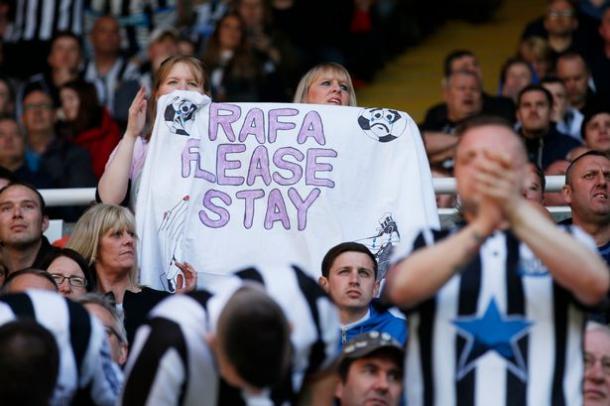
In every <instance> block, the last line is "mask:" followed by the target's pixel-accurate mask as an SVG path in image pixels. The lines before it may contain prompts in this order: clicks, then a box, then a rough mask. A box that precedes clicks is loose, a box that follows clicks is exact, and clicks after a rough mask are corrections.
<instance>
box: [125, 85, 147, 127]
mask: <svg viewBox="0 0 610 406" xmlns="http://www.w3.org/2000/svg"><path fill="white" fill-rule="evenodd" d="M147 106H148V101H147V100H146V90H144V88H143V87H141V88H140V90H138V93H136V96H135V97H134V98H133V101H132V102H131V106H130V107H129V116H128V118H127V130H126V131H125V135H126V136H130V137H134V138H135V137H137V136H139V135H141V134H142V131H144V127H145V125H146V108H147Z"/></svg>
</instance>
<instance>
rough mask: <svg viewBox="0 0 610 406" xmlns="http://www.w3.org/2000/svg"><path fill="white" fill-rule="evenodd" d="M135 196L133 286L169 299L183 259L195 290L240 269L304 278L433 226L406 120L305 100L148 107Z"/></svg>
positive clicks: (180, 101)
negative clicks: (284, 269)
mask: <svg viewBox="0 0 610 406" xmlns="http://www.w3.org/2000/svg"><path fill="white" fill-rule="evenodd" d="M148 148H149V149H148V155H147V158H146V163H145V165H144V169H143V173H142V179H141V184H140V188H139V191H138V198H137V202H136V223H137V231H138V235H139V237H140V240H139V250H138V251H139V264H140V269H141V272H140V282H141V283H142V284H144V285H147V286H150V287H153V288H156V289H165V290H169V291H172V290H173V289H174V287H175V280H176V276H177V274H178V272H179V270H178V269H177V268H176V266H175V265H174V261H188V262H190V263H191V264H192V265H193V266H194V267H195V269H196V270H197V271H198V272H199V285H200V286H202V287H203V286H205V287H208V288H211V289H213V288H214V284H215V283H216V282H217V281H218V278H223V275H226V274H227V273H229V272H231V271H234V270H236V269H239V268H243V267H247V266H250V265H259V266H260V265H265V264H269V265H274V264H285V263H293V264H296V265H299V266H302V267H303V268H304V269H305V270H307V272H309V273H310V274H311V275H313V276H314V277H317V276H319V274H320V263H321V261H322V258H323V256H324V254H325V253H326V251H327V250H328V249H329V248H331V247H332V246H333V245H335V244H338V243H339V242H343V241H359V242H362V243H363V244H365V245H367V246H368V247H369V248H370V249H371V250H372V251H373V252H374V253H375V255H376V256H377V257H378V259H379V262H380V265H381V269H386V265H387V261H388V259H389V258H388V256H389V251H390V248H391V246H392V245H393V244H396V243H397V242H398V241H399V240H400V239H401V237H402V238H403V239H404V236H405V235H406V234H409V233H412V232H414V230H415V229H417V228H420V227H424V226H438V215H437V210H436V204H435V198H434V191H433V188H432V179H431V175H430V170H429V167H428V161H427V159H426V154H425V151H424V147H423V143H422V140H421V137H420V134H419V131H418V129H417V126H416V124H415V123H414V121H413V120H412V119H411V117H409V116H408V115H407V114H406V113H404V112H401V111H396V110H392V109H385V108H358V107H341V106H326V105H313V104H276V103H210V102H209V98H207V97H205V96H201V95H199V94H197V93H193V92H187V91H176V92H173V93H171V94H169V95H166V96H163V97H162V98H161V99H160V100H159V102H158V114H157V117H156V121H155V126H154V131H153V135H152V138H151V141H150V144H149V146H148Z"/></svg>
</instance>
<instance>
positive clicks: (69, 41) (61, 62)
mask: <svg viewBox="0 0 610 406" xmlns="http://www.w3.org/2000/svg"><path fill="white" fill-rule="evenodd" d="M81 56H82V55H81V43H80V38H79V37H78V36H76V35H75V34H73V33H72V32H69V31H62V32H59V33H57V34H56V35H55V36H54V37H53V39H52V40H51V50H50V51H49V56H48V58H47V63H48V64H49V66H50V67H51V69H53V70H56V69H67V70H69V71H72V72H76V71H77V70H78V67H79V65H80V63H81Z"/></svg>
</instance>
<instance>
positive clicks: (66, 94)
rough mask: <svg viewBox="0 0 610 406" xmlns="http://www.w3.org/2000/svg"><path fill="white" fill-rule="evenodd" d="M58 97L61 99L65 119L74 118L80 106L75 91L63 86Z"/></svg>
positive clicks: (71, 119) (72, 119) (70, 119)
mask: <svg viewBox="0 0 610 406" xmlns="http://www.w3.org/2000/svg"><path fill="white" fill-rule="evenodd" d="M59 97H60V99H61V109H62V111H63V113H64V117H65V118H66V120H68V121H74V120H76V116H78V107H79V106H80V100H79V99H78V94H77V93H76V91H75V90H74V89H70V88H63V89H61V91H60V92H59Z"/></svg>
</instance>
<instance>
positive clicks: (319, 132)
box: [297, 111, 326, 145]
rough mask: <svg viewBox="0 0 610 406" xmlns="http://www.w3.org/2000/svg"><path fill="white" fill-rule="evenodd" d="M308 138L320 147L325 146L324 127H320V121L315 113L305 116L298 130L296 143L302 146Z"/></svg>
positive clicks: (311, 112)
mask: <svg viewBox="0 0 610 406" xmlns="http://www.w3.org/2000/svg"><path fill="white" fill-rule="evenodd" d="M309 137H311V138H313V139H314V140H316V142H317V143H318V144H320V145H325V144H326V139H325V138H324V126H323V125H322V119H321V118H320V115H319V114H318V112H317V111H310V112H308V113H307V114H306V115H305V118H304V119H303V124H302V125H301V129H300V130H299V135H298V136H297V142H298V143H299V144H303V143H305V141H307V138H309Z"/></svg>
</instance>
